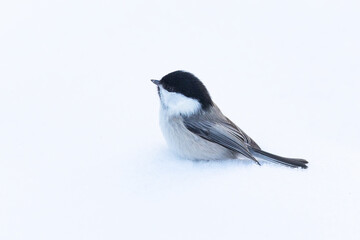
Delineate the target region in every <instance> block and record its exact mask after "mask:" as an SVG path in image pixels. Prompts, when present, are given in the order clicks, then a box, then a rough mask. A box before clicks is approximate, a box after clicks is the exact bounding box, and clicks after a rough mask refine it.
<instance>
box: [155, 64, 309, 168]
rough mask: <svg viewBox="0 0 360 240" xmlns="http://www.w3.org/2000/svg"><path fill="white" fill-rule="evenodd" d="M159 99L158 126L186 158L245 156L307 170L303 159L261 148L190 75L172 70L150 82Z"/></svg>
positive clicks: (177, 150) (216, 158) (198, 81)
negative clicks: (226, 115)
mask: <svg viewBox="0 0 360 240" xmlns="http://www.w3.org/2000/svg"><path fill="white" fill-rule="evenodd" d="M151 81H152V82H153V83H154V84H155V85H156V86H157V90H158V94H159V97H160V102H161V107H160V127H161V130H162V133H163V135H164V137H165V139H166V141H167V143H168V145H169V147H170V148H171V149H172V150H173V151H175V152H176V153H177V154H178V155H180V156H182V157H184V158H187V159H194V160H195V159H196V160H220V159H235V158H240V157H243V158H244V157H245V158H247V159H251V160H253V161H254V162H256V163H257V164H259V165H260V163H259V161H258V160H257V158H258V159H264V160H268V161H271V162H276V163H280V164H283V165H287V166H290V167H301V168H307V166H306V164H307V163H308V162H307V161H306V160H303V159H297V158H285V157H280V156H277V155H274V154H271V153H268V152H265V151H263V150H261V149H260V147H259V146H258V145H257V144H256V143H255V141H254V140H252V139H251V138H250V137H249V136H248V135H246V134H245V132H243V131H242V130H241V129H240V128H238V127H237V126H236V125H235V124H234V123H233V122H232V121H230V119H228V118H227V117H225V116H224V115H223V114H222V113H221V111H220V109H219V108H218V107H217V106H216V104H215V103H214V102H213V101H212V99H211V97H210V94H209V92H208V91H207V89H206V87H205V86H204V84H203V83H202V82H201V81H200V80H199V79H198V78H197V77H195V76H194V75H193V74H191V73H189V72H184V71H175V72H172V73H169V74H167V75H166V76H164V77H163V78H162V79H161V80H160V81H159V80H151Z"/></svg>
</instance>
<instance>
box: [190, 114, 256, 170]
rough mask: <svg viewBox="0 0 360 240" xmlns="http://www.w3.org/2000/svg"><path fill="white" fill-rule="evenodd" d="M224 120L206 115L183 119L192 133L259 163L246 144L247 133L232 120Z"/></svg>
mask: <svg viewBox="0 0 360 240" xmlns="http://www.w3.org/2000/svg"><path fill="white" fill-rule="evenodd" d="M224 120H225V119H224ZM224 120H222V119H217V120H216V121H214V119H207V118H205V117H188V118H184V119H183V121H184V125H185V127H186V128H187V129H188V130H189V131H191V132H192V133H194V134H196V135H198V136H199V137H201V138H203V139H206V140H208V141H210V142H213V143H217V144H219V145H221V146H223V147H225V148H227V149H230V150H232V151H234V152H237V153H240V154H242V155H244V156H245V157H247V158H250V159H252V160H254V161H255V162H256V163H257V164H259V162H258V161H257V160H256V159H255V158H254V157H253V156H252V154H251V153H250V151H249V148H248V145H247V144H246V135H245V136H244V135H242V133H241V132H240V131H239V130H238V128H237V127H236V126H234V125H233V123H232V122H231V121H230V122H228V121H224ZM259 165H260V164H259Z"/></svg>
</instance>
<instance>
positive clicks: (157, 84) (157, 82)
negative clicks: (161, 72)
mask: <svg viewBox="0 0 360 240" xmlns="http://www.w3.org/2000/svg"><path fill="white" fill-rule="evenodd" d="M151 81H152V82H153V83H154V84H155V85H156V86H159V85H160V81H159V80H154V79H151Z"/></svg>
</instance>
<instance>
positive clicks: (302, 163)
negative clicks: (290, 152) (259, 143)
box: [251, 148, 308, 168]
mask: <svg viewBox="0 0 360 240" xmlns="http://www.w3.org/2000/svg"><path fill="white" fill-rule="evenodd" d="M251 151H252V153H253V155H254V156H255V157H260V158H261V159H264V160H268V161H270V162H275V163H280V164H283V165H286V166H289V167H293V168H298V167H300V168H307V166H306V164H307V163H308V162H307V161H306V160H304V159H300V158H285V157H280V156H277V155H275V154H272V153H268V152H265V151H263V150H260V149H255V148H252V149H251Z"/></svg>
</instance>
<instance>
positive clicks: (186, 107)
mask: <svg viewBox="0 0 360 240" xmlns="http://www.w3.org/2000/svg"><path fill="white" fill-rule="evenodd" d="M160 95H161V97H160V99H161V103H162V107H163V108H165V109H166V110H167V111H168V114H169V115H180V114H181V115H191V114H193V113H195V112H197V111H199V110H200V109H201V104H200V103H199V101H197V100H195V99H192V98H188V97H186V96H184V95H182V94H180V93H175V92H168V91H166V90H165V89H164V88H163V87H160Z"/></svg>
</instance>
